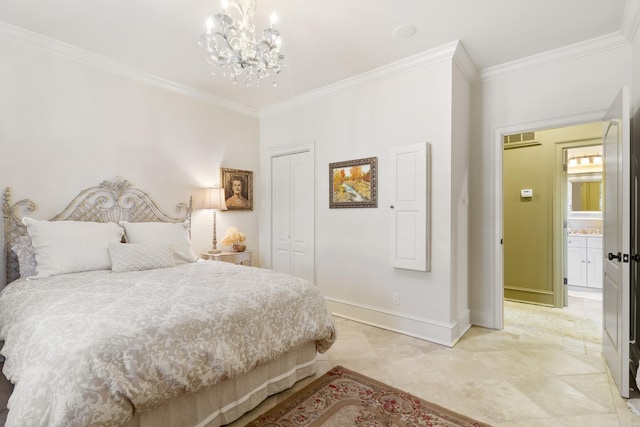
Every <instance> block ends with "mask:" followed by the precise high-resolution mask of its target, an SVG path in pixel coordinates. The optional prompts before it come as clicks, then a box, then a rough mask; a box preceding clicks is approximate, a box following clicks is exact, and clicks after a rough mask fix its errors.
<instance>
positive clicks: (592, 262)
mask: <svg viewBox="0 0 640 427" xmlns="http://www.w3.org/2000/svg"><path fill="white" fill-rule="evenodd" d="M520 135H522V136H521V137H518V136H517V135H516V136H515V138H514V135H511V134H509V135H506V136H505V137H504V139H503V144H504V149H503V179H502V190H503V191H502V194H503V203H502V209H503V212H502V213H503V227H504V228H503V236H504V242H503V260H504V265H503V280H504V294H503V296H504V301H501V304H502V306H503V316H504V317H503V319H504V324H505V325H507V326H514V325H520V326H522V327H538V328H540V327H542V329H544V328H548V331H550V332H554V333H559V334H561V335H562V334H564V335H566V336H569V337H572V338H576V339H582V340H586V341H590V342H594V341H595V342H601V335H602V327H601V323H602V308H601V305H602V302H601V301H602V300H601V294H600V289H599V288H601V280H600V282H599V283H600V286H599V287H598V281H597V280H596V277H598V276H599V277H601V276H602V274H601V271H602V270H601V267H602V265H601V263H602V257H601V256H600V257H598V256H596V255H595V252H596V251H597V250H596V248H597V247H598V246H599V247H600V248H599V251H600V252H601V251H602V249H601V245H598V244H597V241H600V242H601V239H598V237H599V235H600V231H601V228H602V225H601V222H602V212H601V207H602V202H601V199H600V194H601V192H598V191H597V190H599V189H600V187H601V181H602V180H601V169H602V165H601V159H602V150H601V148H600V149H598V146H599V147H601V146H602V137H601V135H602V123H601V122H592V123H587V124H581V125H571V126H565V127H559V128H547V129H544V130H537V131H530V130H527V132H524V133H522V134H520ZM525 135H526V136H527V138H524V136H525ZM512 139H516V141H517V140H518V139H520V140H522V141H525V139H527V140H528V143H520V144H516V145H510V141H511V140H512ZM563 165H567V166H565V168H568V170H567V169H563ZM598 169H599V172H600V180H599V182H597V183H596V182H594V183H593V184H592V183H591V181H596V178H597V177H598V173H597V172H598V171H597V170H598ZM583 182H584V183H583ZM574 189H575V191H573V190H574ZM588 190H592V191H591V192H589V191H588ZM581 192H582V193H584V199H585V203H587V202H589V200H590V199H588V197H587V196H589V195H592V196H593V197H592V199H593V200H592V203H590V204H589V205H584V206H583V204H581V199H580V197H579V196H580V194H581ZM572 196H575V200H572ZM571 207H574V208H575V209H573V210H571ZM598 208H599V209H598ZM597 235H598V236H597ZM587 242H588V243H589V248H590V249H588V248H587ZM587 255H589V256H591V258H589V257H588V256H587ZM598 262H600V268H599V269H598V268H596V267H597V265H598V264H597V263H598ZM576 263H577V264H576ZM568 266H571V267H572V268H571V269H570V270H567V267H568ZM588 267H591V268H588ZM594 271H595V273H594ZM598 271H599V272H600V273H599V275H598V273H597V272H598ZM568 272H570V273H571V274H569V275H567V273H568ZM576 272H577V273H578V274H576ZM587 272H588V273H589V276H590V277H591V281H589V282H587V281H586V278H587ZM580 280H584V281H583V282H581V281H580ZM521 304H525V305H528V307H522V306H521ZM531 305H537V306H538V308H536V307H532V306H531ZM545 306H546V307H554V309H553V310H558V311H559V312H561V316H558V319H557V320H555V321H553V322H549V321H547V320H548V319H547V320H545V319H544V318H548V317H550V316H551V313H553V311H549V310H548V309H544V308H543V307H545ZM553 314H560V313H553ZM535 316H542V319H536V318H535ZM563 324H565V326H564V327H563V326H562V325H563ZM541 325H542V326H541ZM562 329H564V330H562Z"/></svg>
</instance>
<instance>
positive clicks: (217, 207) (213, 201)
mask: <svg viewBox="0 0 640 427" xmlns="http://www.w3.org/2000/svg"><path fill="white" fill-rule="evenodd" d="M204 209H213V210H214V211H226V210H227V204H226V203H225V202H224V188H207V189H206V190H205V198H204Z"/></svg>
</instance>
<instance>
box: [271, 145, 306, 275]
mask: <svg viewBox="0 0 640 427" xmlns="http://www.w3.org/2000/svg"><path fill="white" fill-rule="evenodd" d="M271 161H272V163H271V171H272V181H271V182H272V189H271V194H272V200H271V206H272V224H273V230H272V236H273V255H272V260H273V261H272V268H273V269H274V270H276V271H280V272H283V273H288V274H292V275H294V276H297V277H302V278H304V279H307V280H309V281H310V282H313V281H314V251H313V249H314V248H313V245H314V244H313V237H314V235H313V232H314V196H313V194H314V182H313V179H314V170H313V156H312V154H311V153H310V152H309V151H303V152H298V153H292V154H286V155H282V156H277V157H273V158H272V160H271Z"/></svg>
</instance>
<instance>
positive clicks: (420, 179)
mask: <svg viewBox="0 0 640 427" xmlns="http://www.w3.org/2000/svg"><path fill="white" fill-rule="evenodd" d="M429 154H430V149H429V144H427V143H425V142H423V143H418V144H411V145H405V146H400V147H394V148H391V149H390V157H391V168H390V169H391V170H390V173H389V177H390V180H391V188H392V191H391V195H390V196H391V205H390V209H391V216H390V236H391V239H390V245H389V251H390V254H389V255H390V264H391V266H392V267H395V268H404V269H408V270H417V271H431V262H430V261H431V253H430V247H429V234H430V219H429V217H428V214H429V199H430V195H429V194H428V192H429V191H430V186H429Z"/></svg>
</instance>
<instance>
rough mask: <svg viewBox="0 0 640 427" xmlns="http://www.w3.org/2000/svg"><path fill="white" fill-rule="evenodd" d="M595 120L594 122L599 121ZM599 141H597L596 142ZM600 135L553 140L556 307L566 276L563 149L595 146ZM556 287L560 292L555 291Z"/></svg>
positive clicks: (561, 303) (563, 301)
mask: <svg viewBox="0 0 640 427" xmlns="http://www.w3.org/2000/svg"><path fill="white" fill-rule="evenodd" d="M601 121H602V119H601V120H596V122H601ZM598 141H599V142H598ZM602 142H603V141H602V137H600V138H584V139H572V140H566V141H557V142H555V147H554V153H553V162H554V163H553V164H554V166H553V192H554V195H553V220H552V227H553V251H554V253H553V262H554V263H555V265H554V267H553V283H554V285H555V286H554V296H555V298H554V300H555V306H556V307H563V306H564V305H566V302H567V301H566V292H565V291H566V286H565V285H564V279H565V278H566V277H567V265H566V263H567V257H566V252H567V245H566V241H567V229H566V226H565V221H567V220H568V212H567V211H568V209H567V208H568V203H567V171H566V170H563V165H564V164H565V161H566V160H567V159H566V158H565V155H564V154H565V151H566V150H569V149H572V148H582V147H595V146H598V145H602ZM557 287H561V288H562V289H559V291H560V292H556V289H557Z"/></svg>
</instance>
